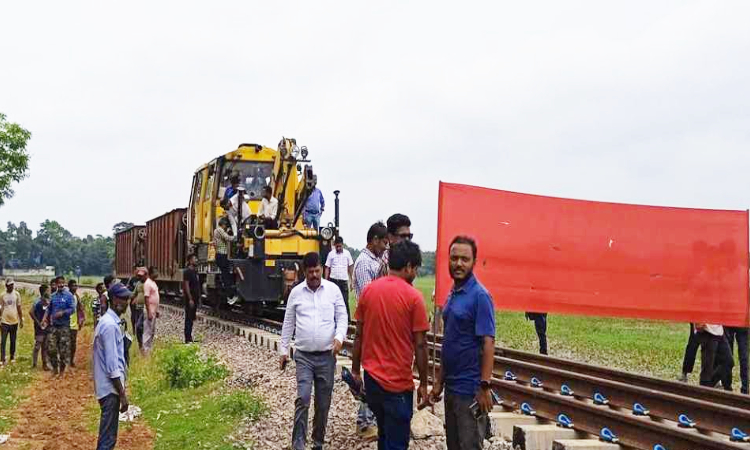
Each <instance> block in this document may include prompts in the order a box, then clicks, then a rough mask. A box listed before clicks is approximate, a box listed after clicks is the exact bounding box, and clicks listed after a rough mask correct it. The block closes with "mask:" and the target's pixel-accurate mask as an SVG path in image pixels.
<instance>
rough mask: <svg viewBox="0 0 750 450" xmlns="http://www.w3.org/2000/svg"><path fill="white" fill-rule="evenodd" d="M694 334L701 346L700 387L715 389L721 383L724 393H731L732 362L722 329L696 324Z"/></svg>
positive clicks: (716, 326) (705, 324)
mask: <svg viewBox="0 0 750 450" xmlns="http://www.w3.org/2000/svg"><path fill="white" fill-rule="evenodd" d="M695 334H696V336H697V337H698V342H700V345H701V381H700V383H701V386H707V387H715V386H716V385H717V384H718V383H719V382H721V385H722V386H723V387H724V390H725V391H731V390H732V367H734V361H733V360H732V353H731V351H730V350H729V343H727V340H726V337H724V327H723V326H721V325H712V324H707V323H696V324H695Z"/></svg>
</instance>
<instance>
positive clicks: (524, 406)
mask: <svg viewBox="0 0 750 450" xmlns="http://www.w3.org/2000/svg"><path fill="white" fill-rule="evenodd" d="M521 412H522V413H524V414H525V415H527V416H536V411H534V408H532V407H531V405H529V404H528V403H525V402H524V403H521Z"/></svg>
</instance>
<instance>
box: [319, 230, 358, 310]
mask: <svg viewBox="0 0 750 450" xmlns="http://www.w3.org/2000/svg"><path fill="white" fill-rule="evenodd" d="M333 247H334V249H335V251H333V252H330V253H328V258H326V268H325V278H326V280H331V281H333V282H334V283H335V284H336V286H338V287H339V289H340V290H341V297H342V298H343V299H344V304H345V305H346V315H347V317H349V318H351V317H352V316H351V314H350V313H349V286H354V283H352V275H353V274H354V260H353V259H352V254H351V253H349V250H347V249H345V248H344V239H343V238H342V237H341V236H337V237H336V239H335V240H334V241H333Z"/></svg>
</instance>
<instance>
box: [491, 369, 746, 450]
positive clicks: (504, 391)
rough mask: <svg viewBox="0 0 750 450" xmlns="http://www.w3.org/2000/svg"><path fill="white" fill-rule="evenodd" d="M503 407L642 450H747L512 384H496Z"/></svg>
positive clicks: (719, 439) (672, 426) (721, 439)
mask: <svg viewBox="0 0 750 450" xmlns="http://www.w3.org/2000/svg"><path fill="white" fill-rule="evenodd" d="M492 385H493V387H494V388H495V389H496V391H497V392H498V393H499V395H500V397H501V399H502V402H503V403H502V404H503V406H505V407H507V408H512V409H519V407H520V405H521V404H522V403H528V404H529V405H530V406H531V408H532V409H533V410H534V411H535V413H534V415H535V416H536V417H540V418H543V419H547V420H550V421H553V422H555V421H557V417H558V415H559V414H560V413H564V414H566V415H567V416H568V417H569V418H570V419H571V420H572V422H573V426H572V428H573V429H575V430H579V431H584V432H587V433H591V434H593V435H597V436H598V435H599V434H600V432H601V430H602V428H605V427H606V428H609V429H610V430H611V431H612V432H614V433H615V435H617V437H618V439H619V442H618V443H620V444H622V445H624V446H626V447H631V448H634V449H639V450H652V449H653V448H654V446H655V445H656V444H661V445H663V446H664V447H665V448H666V449H668V450H736V449H747V448H748V445H747V444H741V443H736V442H731V441H730V440H729V438H728V437H726V436H718V437H717V436H711V435H706V434H702V433H699V432H698V430H694V429H683V428H679V427H678V426H677V425H675V424H672V423H668V422H657V421H653V420H651V419H649V418H648V417H639V416H635V415H633V414H630V413H626V412H620V411H616V410H613V409H609V408H602V407H600V406H596V405H594V404H592V403H588V402H583V401H580V400H576V399H574V398H570V397H565V396H562V395H559V394H554V393H550V392H546V391H543V390H541V389H535V388H532V387H529V386H524V385H521V384H519V383H516V382H512V381H503V380H497V379H495V380H493V381H492Z"/></svg>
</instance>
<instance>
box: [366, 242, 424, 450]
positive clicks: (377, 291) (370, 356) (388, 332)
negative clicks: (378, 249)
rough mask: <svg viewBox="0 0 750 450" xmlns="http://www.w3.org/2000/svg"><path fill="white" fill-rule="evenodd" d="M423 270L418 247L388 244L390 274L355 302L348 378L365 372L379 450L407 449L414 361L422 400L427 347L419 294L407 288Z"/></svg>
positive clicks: (412, 244) (412, 395)
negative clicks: (350, 366) (351, 357)
mask: <svg viewBox="0 0 750 450" xmlns="http://www.w3.org/2000/svg"><path fill="white" fill-rule="evenodd" d="M421 265H422V254H421V252H420V250H419V246H418V245H417V244H415V243H413V242H411V241H409V240H404V241H402V242H399V243H397V244H395V245H393V246H392V247H391V249H390V258H389V260H388V267H389V269H390V274H389V275H388V276H387V277H383V278H379V279H377V280H375V281H373V282H372V283H370V284H369V285H368V286H367V287H366V288H365V289H364V291H362V295H361V296H360V298H359V304H358V305H357V312H356V314H355V317H356V319H357V337H356V339H355V340H354V358H353V363H352V374H353V375H354V378H355V379H356V380H357V382H359V383H361V382H362V378H361V375H360V361H361V364H362V366H364V369H365V376H364V383H365V393H366V394H365V395H366V398H367V404H368V405H369V406H370V409H372V412H373V413H375V418H376V419H377V422H378V450H401V449H407V448H409V434H410V431H411V418H412V414H413V409H414V376H413V374H412V363H413V361H414V357H415V356H416V359H417V369H418V371H419V389H418V390H417V400H418V401H419V402H421V401H422V399H424V398H427V342H426V338H425V334H426V332H427V330H429V329H430V323H429V321H428V320H427V311H426V309H425V305H424V300H423V299H422V294H420V292H419V291H418V290H416V289H415V288H414V287H413V286H412V285H411V284H412V282H413V281H414V279H415V278H416V277H417V270H418V269H419V267H420V266H421Z"/></svg>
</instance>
